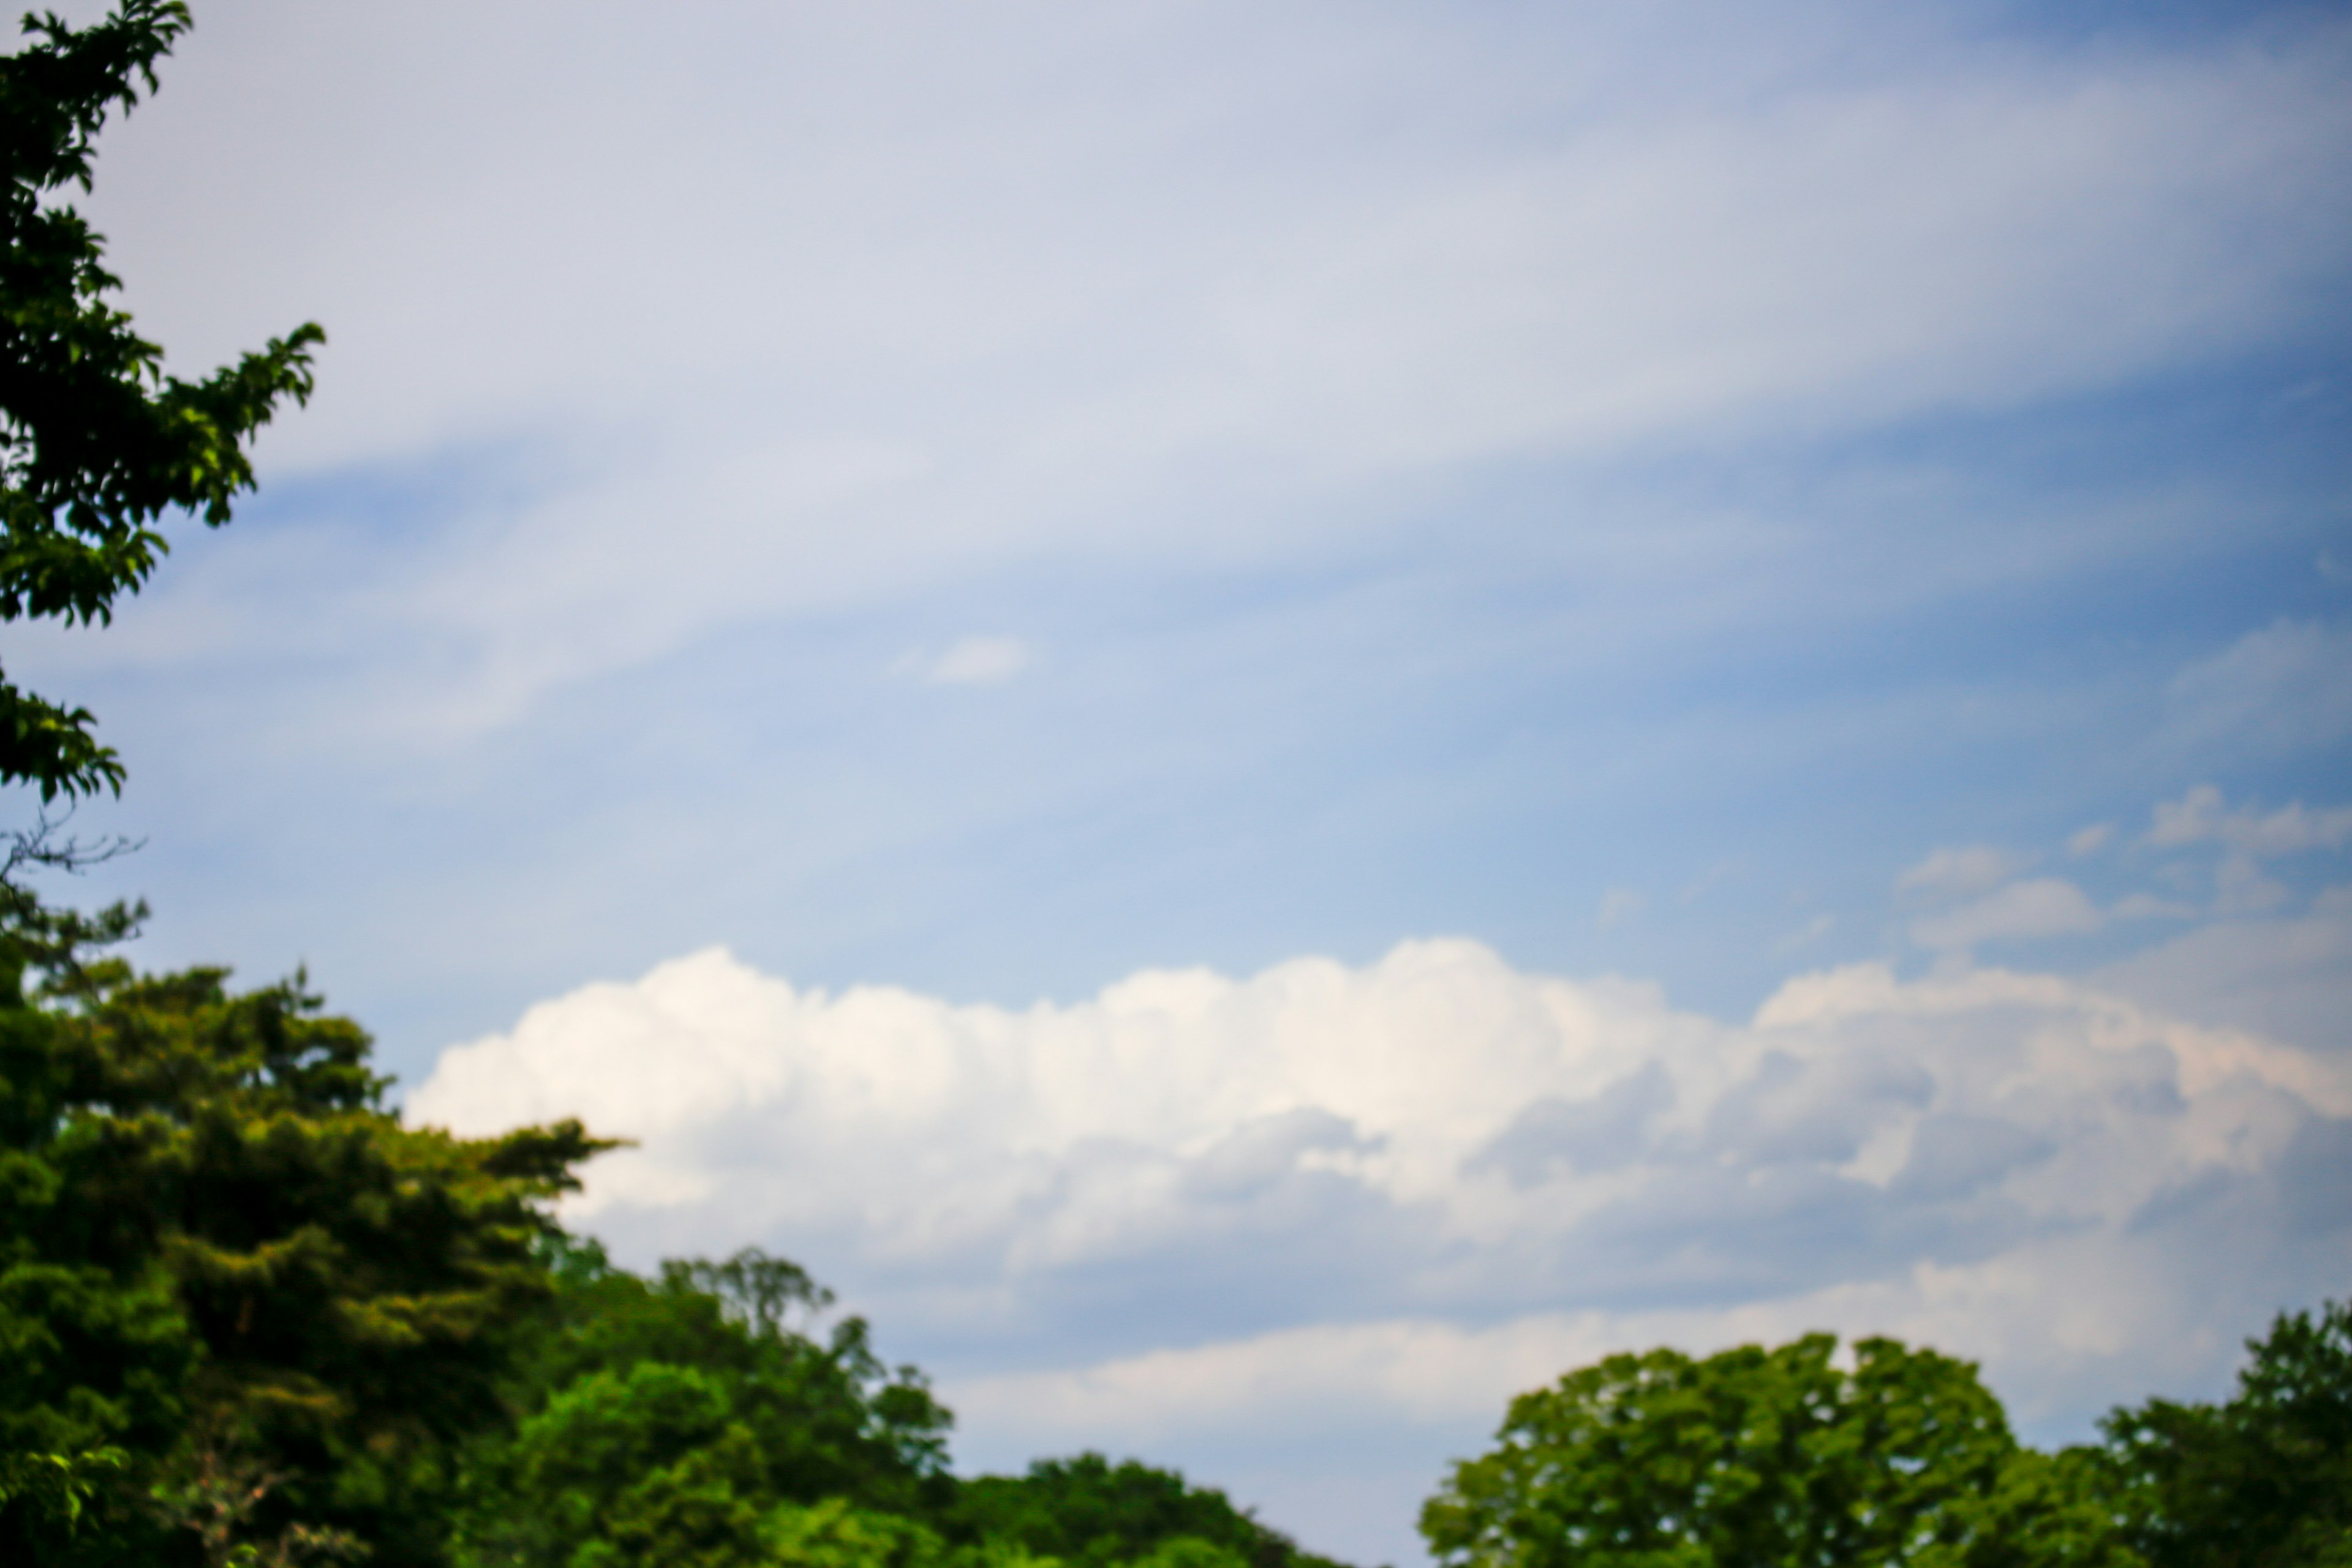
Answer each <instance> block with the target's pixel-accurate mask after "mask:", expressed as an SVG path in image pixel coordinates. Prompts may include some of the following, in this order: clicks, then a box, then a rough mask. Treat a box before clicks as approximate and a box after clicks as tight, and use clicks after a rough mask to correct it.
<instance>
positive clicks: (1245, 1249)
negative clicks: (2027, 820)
mask: <svg viewBox="0 0 2352 1568" xmlns="http://www.w3.org/2000/svg"><path fill="white" fill-rule="evenodd" d="M408 1110H409V1114H410V1115H411V1116H412V1117H413V1118H415V1119H416V1120H419V1121H428V1122H442V1123H446V1124H448V1125H451V1126H453V1127H456V1128H458V1129H460V1130H464V1131H482V1130H488V1129H490V1128H495V1127H501V1126H506V1125H509V1124H511V1123H514V1122H517V1121H527V1120H532V1119H541V1118H550V1117H555V1116H562V1115H579V1116H582V1117H584V1118H585V1119H586V1120H587V1121H589V1123H590V1124H591V1125H592V1126H593V1127H595V1128H596V1129H597V1130H599V1131H604V1132H608V1133H617V1134H625V1135H627V1136H629V1137H631V1138H634V1139H635V1140H636V1141H637V1142H636V1146H635V1148H633V1149H631V1150H628V1151H627V1152H622V1153H617V1154H614V1155H611V1156H608V1157H606V1158H605V1159H604V1160H603V1161H601V1162H599V1163H598V1164H597V1165H596V1166H595V1167H594V1169H593V1173H592V1174H591V1177H590V1179H589V1182H588V1185H587V1188H586V1190H585V1192H584V1193H583V1194H581V1196H580V1197H579V1198H578V1199H577V1200H576V1202H575V1205H574V1207H573V1209H572V1219H573V1220H574V1221H575V1222H577V1223H579V1224H582V1225H584V1226H588V1227H589V1228H592V1229H593V1230H595V1231H597V1232H599V1233H601V1234H603V1235H604V1236H606V1237H610V1238H612V1239H613V1240H614V1241H615V1242H616V1243H617V1244H618V1245H619V1246H620V1247H622V1249H623V1250H624V1251H625V1253H626V1254H628V1255H632V1256H636V1257H638V1258H645V1257H646V1256H649V1255H651V1254H654V1253H657V1252H664V1251H668V1252H677V1251H686V1250H698V1249H719V1248H727V1247H734V1246H738V1245H740V1244H742V1243H744V1242H747V1241H751V1240H758V1241H761V1242H763V1243H766V1244H768V1245H771V1246H776V1247H782V1248H783V1249H785V1250H787V1251H789V1252H792V1253H793V1254H795V1255H797V1256H801V1257H803V1258H807V1259H809V1260H810V1261H812V1262H813V1263H814V1264H815V1265H817V1267H818V1268H820V1270H821V1271H823V1272H824V1273H825V1274H827V1275H828V1276H830V1277H832V1278H834V1279H837V1280H839V1281H841V1282H843V1283H844V1284H845V1285H846V1286H847V1287H848V1288H849V1289H850V1291H851V1292H852V1294H853V1296H854V1298H855V1299H856V1300H858V1301H859V1302H860V1303H861V1304H863V1305H865V1306H866V1307H867V1308H869V1309H871V1310H874V1311H875V1312H876V1314H877V1317H878V1318H880V1319H881V1321H884V1322H885V1323H886V1324H887V1325H888V1326H889V1328H890V1330H891V1331H892V1334H893V1336H894V1338H895V1339H897V1340H898V1342H901V1343H905V1344H908V1345H916V1346H919V1347H920V1348H921V1350H922V1351H923V1352H924V1353H925V1354H926V1356H927V1357H928V1358H929V1359H930V1360H931V1361H932V1362H933V1363H934V1364H936V1365H938V1366H940V1368H941V1369H942V1370H943V1371H945V1372H946V1373H948V1377H949V1388H950V1394H951V1395H953V1396H954V1397H956V1398H958V1399H961V1401H962V1402H963V1406H964V1411H965V1415H966V1426H967V1429H968V1430H969V1431H971V1432H972V1433H973V1434H974V1440H976V1441H980V1442H982V1444H983V1446H984V1445H985V1444H987V1443H989V1442H996V1443H1004V1444H1027V1445H1028V1446H1030V1447H1032V1448H1047V1447H1071V1446H1075V1445H1076V1444H1078V1443H1082V1442H1094V1443H1108V1444H1111V1445H1114V1446H1127V1445H1134V1444H1150V1443H1161V1444H1165V1443H1167V1442H1171V1441H1180V1440H1181V1439H1182V1438H1183V1436H1184V1435H1185V1434H1187V1433H1190V1434H1193V1435H1195V1436H1197V1435H1198V1434H1200V1433H1202V1432H1207V1431H1232V1432H1239V1431H1248V1432H1250V1433H1252V1434H1253V1435H1254V1437H1253V1440H1254V1441H1266V1440H1271V1437H1270V1436H1269V1435H1270V1434H1271V1435H1278V1434H1280V1433H1281V1432H1283V1431H1286V1430H1293V1429H1297V1428H1300V1427H1302V1426H1318V1427H1328V1426H1333V1424H1335V1423H1336V1424H1338V1425H1339V1426H1349V1425H1354V1426H1363V1427H1365V1428H1367V1429H1370V1427H1374V1426H1385V1427H1386V1428H1387V1429H1392V1430H1395V1431H1399V1432H1408V1433H1410V1432H1415V1431H1420V1432H1438V1431H1443V1432H1444V1433H1446V1434H1448V1436H1446V1437H1445V1438H1444V1442H1454V1443H1458V1441H1459V1440H1460V1438H1459V1436H1456V1434H1463V1433H1472V1432H1475V1428H1477V1427H1480V1426H1485V1425H1486V1424H1487V1423H1488V1422H1490V1421H1491V1420H1492V1418H1493V1417H1494V1415H1496V1413H1497V1412H1498V1411H1499V1409H1500V1405H1501V1402H1502V1400H1503V1399H1504V1398H1505V1397H1506V1396H1507V1394H1509V1393H1511V1392H1512V1391H1513V1390H1515V1389H1517V1388H1520V1387H1525V1386H1528V1385H1529V1384H1533V1383H1535V1382H1538V1381H1540V1380H1543V1379H1545V1378H1548V1377H1549V1376H1551V1375H1554V1374H1556V1373H1557V1372H1558V1371H1559V1370H1560V1369H1561V1368H1562V1367H1564V1366H1565V1365H1567V1364H1570V1363H1572V1362H1574V1361H1575V1360H1577V1359H1580V1358H1582V1357H1586V1356H1590V1355H1591V1354H1595V1353H1598V1352H1601V1351H1602V1350H1605V1349H1608V1348H1611V1347H1612V1346H1619V1345H1622V1344H1626V1343H1633V1342H1644V1341H1651V1340H1657V1339H1671V1340H1676V1341H1680V1342H1685V1343H1695V1344H1696V1343H1707V1342H1721V1341H1724V1340H1727V1339H1737V1338H1740V1337H1745V1336H1748V1335H1752V1334H1759V1333H1762V1334H1777V1333H1787V1332H1795V1331H1799V1330H1801V1329H1804V1328H1807V1327H1811V1326H1819V1325H1823V1324H1826V1325H1830V1326H1833V1327H1837V1328H1842V1329H1845V1330H1849V1331H1863V1330H1891V1331H1897V1332H1905V1333H1909V1334H1913V1335H1916V1336H1917V1337H1920V1338H1924V1339H1929V1340H1933V1341H1935V1342H1938V1343H1941V1344H1945V1345H1948V1346H1950V1347H1951V1348H1954V1349H1956V1350H1959V1351H1962V1352H1969V1353H1973V1354H1978V1355H1981V1356H1985V1357H1987V1358H1989V1364H1990V1370H1991V1372H1992V1373H1993V1375H1994V1376H1995V1377H1996V1379H1997V1380H2000V1381H2002V1382H2003V1383H2004V1385H2005V1386H2006V1388H2007V1389H2008V1391H2009V1392H2010V1393H2011V1395H2012V1397H2014V1398H2016V1399H2017V1400H2018V1401H2019V1405H2020V1409H2021V1415H2022V1416H2023V1417H2024V1419H2026V1420H2027V1421H2028V1422H2029V1423H2032V1422H2036V1421H2039V1422H2043V1423H2058V1424H2060V1425H2063V1424H2065V1423H2068V1422H2074V1423H2077V1424H2079V1423H2080V1422H2081V1421H2082V1420H2083V1419H2084V1418H2085V1417H2086V1416H2087V1415H2090V1414H2093V1413H2095V1412H2096V1410H2098V1409H2099V1408H2101V1407H2103V1406H2104V1405H2105V1404H2106V1403H2108V1402H2111V1401H2113V1400H2116V1399H2120V1398H2124V1397H2128V1396H2134V1395H2136V1394H2142V1393H2145V1392H2147V1391H2149V1390H2151V1389H2154V1388H2158V1387H2175V1388H2179V1387H2182V1386H2186V1385H2198V1384H2200V1381H2201V1382H2210V1380H2211V1379H2213V1378H2215V1377H2217V1376H2218V1375H2219V1374H2220V1372H2221V1369H2222V1368H2225V1367H2226V1365H2227V1364H2228V1363H2229V1360H2230V1357H2231V1352H2232V1351H2233V1349H2234V1345H2235V1339H2236V1336H2237V1335H2238V1334H2239V1333H2241V1332H2242V1331H2244V1330H2245V1329H2246V1328H2248V1327H2251V1326H2254V1325H2255V1324H2257V1323H2258V1322H2259V1321H2260V1320H2261V1319H2262V1317H2263V1315H2264V1314H2265V1313H2266V1312H2267V1311H2268V1310H2271V1309H2272V1308H2273V1307H2274V1306H2276V1305H2277V1304H2279V1303H2280V1302H2282V1301H2285V1300H2307V1299H2308V1298H2309V1297H2310V1296H2312V1295H2313V1294H2315V1293H2316V1292H2319V1291H2323V1290H2330V1289H2336V1290H2340V1289H2344V1288H2345V1287H2346V1286H2347V1284H2352V1266H2347V1258H2352V1249H2347V1247H2346V1246H2345V1245H2344V1244H2345V1242H2346V1240H2347V1236H2346V1230H2345V1227H2346V1226H2347V1221H2352V1201H2347V1200H2352V1062H2347V1061H2346V1060H2344V1059H2343V1058H2340V1057H2337V1056H2331V1055H2326V1054H2323V1053H2317V1052H2312V1051H2305V1050H2299V1049H2296V1048H2294V1047H2288V1046H2284V1045H2281V1044H2277V1043H2275V1042H2273V1041H2270V1040H2267V1039H2264V1038H2263V1037H2257V1036H2255V1035H2252V1034H2249V1033H2246V1032H2243V1031H2236V1030H2229V1029H2222V1028H2215V1027H2209V1026H2198V1025H2194V1024H2190V1023H2186V1022H2182V1021H2179V1019H2177V1018H2175V1017H2173V1016H2168V1015H2167V1014H2164V1013H2160V1012H2158V1011H2155V1010H2152V1009H2150V1008H2149V1007H2147V1006H2145V1005H2137V1004H2135V1003H2132V1002H2128V1001H2125V1000H2121V999H2119V998H2117V997H2116V996H2114V995H2111V994H2105V993H2104V992H2101V991H2098V990H2094V989H2091V988H2089V987H2087V986H2085V985H2083V984H2077V983H2074V982H2069V981H2064V980H2061V979H2057V978H2053V977H2049V976H2039V975H2030V974H2021V973H2010V972H2005V971H1999V970H1964V971H1959V972H1955V973H1939V974H1937V975H1936V976H1933V977H1929V978H1924V979H1915V980H1906V979H1904V978H1900V977H1898V976H1897V975H1896V974H1895V973H1894V972H1892V971H1890V970H1889V969H1887V968H1885V967H1883V966H1878V965H1862V966H1857V967H1848V968H1840V969H1833V970H1827V971H1822V972H1820V973H1812V974H1809V975H1805V976H1802V977H1800V978H1797V979H1794V980H1791V981H1790V982H1789V983H1788V984H1786V985H1784V986H1783V987H1782V988H1781V989H1780V992H1779V993H1778V994H1776V995H1774V996H1773V997H1772V998H1771V999H1770V1000H1769V1002H1768V1003H1767V1004H1766V1005H1764V1006H1763V1007H1762V1008H1761V1009H1760V1010H1759V1012H1758V1013H1757V1015H1756V1016H1754V1018H1753V1019H1751V1020H1750V1021H1748V1023H1746V1024H1744V1025H1728V1024H1724V1023H1721V1022H1717V1021H1715V1020H1711V1019H1708V1018H1706V1017H1702V1016H1694V1015H1691V1014H1687V1013H1684V1012H1679V1011H1676V1010H1675V1008H1673V1007H1671V1006H1670V1005H1667V1004H1666V1002H1665V1001H1664V999H1663V998H1662V997H1661V996H1660V995H1659V994H1657V992H1656V991H1655V990H1654V989H1653V988H1649V987H1645V986H1642V985H1639V984H1631V983H1627V982H1622V981H1591V982H1579V981H1570V980H1565V979H1559V978H1554V977H1550V976H1546V975H1540V974H1530V973H1521V972H1519V971H1517V970H1515V969H1514V968H1512V967H1511V966H1510V965H1508V964H1507V963H1505V962H1504V961H1503V960H1502V959H1501V958H1499V957H1498V956H1497V955H1496V953H1494V952H1492V951H1490V950H1488V949H1486V948H1485V947H1483V946H1480V945H1478V944H1476V943H1475V942H1466V941H1429V942H1408V943H1405V944H1403V945H1402V946H1399V947H1398V948H1396V949H1395V950H1394V951H1393V952H1390V953H1389V954H1388V955H1387V956H1386V957H1384V958H1382V959H1381V960H1380V961H1379V962H1377V963H1371V964H1370V965H1368V966H1366V967H1362V968H1349V967H1346V966H1344V965H1342V964H1339V963H1333V962H1330V961H1327V960H1322V959H1314V958H1307V959H1298V960H1295V961H1292V962H1289V963H1282V964H1279V965H1276V967H1273V968H1271V969H1268V970H1266V971H1265V972H1264V973H1258V974H1256V975H1254V976H1251V977H1248V978H1245V979H1234V978H1228V977H1225V976H1222V975H1219V974H1216V973H1208V972H1205V971H1166V972H1158V971H1155V972H1146V973H1139V974H1136V975H1134V976H1132V977H1130V978H1129V979H1126V980H1124V981H1121V982H1119V983H1118V984H1114V985H1112V986H1109V987H1108V988H1107V989H1105V990H1104V991H1102V992H1101V993H1100V994H1098V995H1097V996H1095V997H1093V998H1092V999H1090V1000H1087V1001H1084V1002H1079V1003H1076V1004H1074V1005H1049V1004H1042V1003H1041V1004H1039V1005H1036V1006H1034V1007H1031V1008H1029V1009H1027V1010H1025V1011H1013V1010H1006V1009H1003V1008H998V1007H992V1006H959V1005H952V1004H950V1003H948V1002H945V1001H941V1000H939V999H936V998H932V997H929V996H923V995H918V994H911V993H909V992H906V991H902V990H895V989H889V988H884V987H863V988H856V989H852V990H848V991H845V992H842V993H839V994H829V993H825V992H821V991H809V990H803V989H799V988H796V987H794V986H793V985H792V984H788V983H787V982H785V981H783V980H780V979H777V978H774V977H772V976H769V975H765V974H761V973H758V972H756V971H754V970H752V969H751V968H749V967H747V966H746V965H744V964H743V963H740V962H738V961H737V960H736V959H734V958H733V957H731V956H730V955H729V954H728V953H727V952H723V951H718V950H713V951H709V952H700V953H697V954H695V955H693V956H690V957H687V958H683V959H679V960H677V961H676V962H674V963H667V964H664V965H662V966H661V967H659V968H657V969H656V970H654V971H653V972H652V973H648V974H646V975H645V976H644V977H643V978H642V979H640V980H638V981H636V982H635V983H634V984H599V985H593V986H589V987H586V988H584V989H582V990H580V991H577V992H574V993H572V994H570V995H567V996H563V997H561V998H559V999H557V1000H554V1001H551V1002H548V1003H545V1004H543V1005H540V1006H537V1007H534V1008H533V1009H531V1010H530V1012H529V1013H528V1014H527V1015H526V1016H524V1017H523V1018H522V1019H521V1021H520V1023H519V1024H518V1025H517V1026H515V1027H514V1029H512V1030H511V1031H510V1032H509V1033H506V1034H502V1035H497V1036H493V1037H488V1038H485V1039H481V1040H478V1041H476V1042H474V1043H472V1044H470V1045H466V1046H462V1047H456V1048H453V1049H451V1050H449V1051H448V1052H447V1053H446V1054H445V1055H444V1056H443V1058H442V1059H441V1061H440V1064H439V1067H438V1068H437V1070H436V1072H435V1073H434V1075H433V1076H432V1078H431V1079H430V1080H429V1081H428V1082H427V1083H425V1085H424V1086H423V1087H422V1089H420V1090H419V1091H418V1092H417V1093H416V1094H415V1096H414V1097H413V1099H412V1100H410V1102H409V1107H408ZM988 1434H993V1435H994V1436H988ZM1429 1440H1430V1441H1431V1442H1433V1443H1436V1442H1438V1441H1439V1440H1438V1439H1436V1438H1431V1439H1429ZM1344 1447H1345V1446H1344V1445H1341V1449H1344ZM1322 1451H1324V1452H1326V1453H1327V1455H1328V1453H1331V1452H1339V1451H1340V1450H1335V1449H1332V1448H1330V1447H1329V1445H1328V1442H1327V1443H1326V1445H1325V1448H1324V1450H1322ZM1443 1452H1444V1447H1443V1444H1442V1443H1441V1444H1440V1445H1439V1447H1436V1448H1433V1450H1432V1451H1431V1452H1429V1453H1428V1454H1425V1455H1423V1456H1422V1457H1421V1458H1420V1459H1419V1460H1418V1461H1417V1462H1419V1463H1421V1464H1423V1468H1424V1469H1425V1470H1426V1471H1427V1474H1428V1475H1431V1476H1433V1475H1434V1473H1435V1466H1436V1464H1437V1462H1438V1460H1439V1459H1440V1458H1442V1457H1443ZM1018 1457H1019V1456H1018V1454H1017V1453H1009V1454H1006V1455H1003V1458H1018ZM1334 1462H1339V1461H1334ZM1394 1511H1396V1512H1397V1513H1398V1515H1399V1519H1400V1520H1402V1518H1403V1517H1404V1515H1405V1513H1406V1512H1407V1511H1409V1510H1407V1509H1406V1508H1405V1507H1404V1505H1402V1504H1399V1505H1397V1506H1396V1508H1395V1510H1394Z"/></svg>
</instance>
